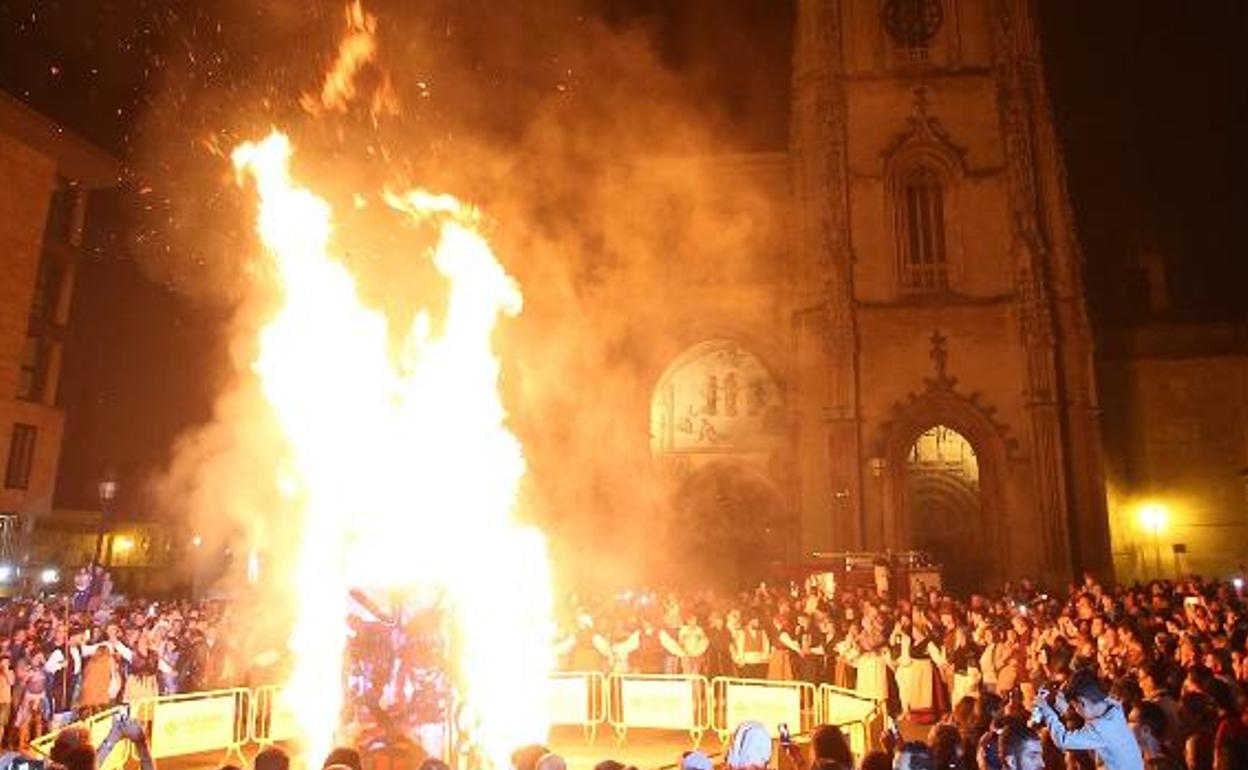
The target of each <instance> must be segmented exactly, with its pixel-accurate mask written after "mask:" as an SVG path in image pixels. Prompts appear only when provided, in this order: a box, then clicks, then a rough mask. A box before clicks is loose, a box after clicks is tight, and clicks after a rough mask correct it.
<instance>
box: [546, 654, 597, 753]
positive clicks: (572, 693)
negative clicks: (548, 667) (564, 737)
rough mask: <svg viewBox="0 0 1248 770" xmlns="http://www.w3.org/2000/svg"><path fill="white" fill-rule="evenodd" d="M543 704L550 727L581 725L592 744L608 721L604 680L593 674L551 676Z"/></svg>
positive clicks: (564, 672)
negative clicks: (544, 703) (600, 727)
mask: <svg viewBox="0 0 1248 770" xmlns="http://www.w3.org/2000/svg"><path fill="white" fill-rule="evenodd" d="M546 704H547V709H548V712H549V714H550V723H551V724H552V725H580V726H581V729H582V730H583V731H584V733H585V737H586V738H587V739H588V740H589V741H591V742H592V741H593V740H594V738H595V737H596V736H597V734H598V726H599V725H601V724H602V723H603V722H605V721H606V720H607V688H606V679H605V678H604V677H603V676H602V674H600V673H598V672H596V671H560V672H556V673H552V674H551V675H550V678H549V690H547V695H546Z"/></svg>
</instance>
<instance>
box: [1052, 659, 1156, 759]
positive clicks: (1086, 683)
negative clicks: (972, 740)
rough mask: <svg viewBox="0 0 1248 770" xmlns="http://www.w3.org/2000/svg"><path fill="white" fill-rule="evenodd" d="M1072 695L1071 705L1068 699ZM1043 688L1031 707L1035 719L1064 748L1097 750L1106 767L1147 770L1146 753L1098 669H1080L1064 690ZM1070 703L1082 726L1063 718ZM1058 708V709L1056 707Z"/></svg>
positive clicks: (1056, 743)
mask: <svg viewBox="0 0 1248 770" xmlns="http://www.w3.org/2000/svg"><path fill="white" fill-rule="evenodd" d="M1068 698H1069V704H1068V702H1067V699H1068ZM1053 699H1054V702H1053V703H1052V704H1050V703H1049V691H1048V690H1047V689H1044V690H1041V692H1040V697H1038V698H1036V702H1035V705H1034V706H1033V707H1032V717H1033V721H1038V722H1043V723H1044V725H1045V726H1046V727H1047V728H1048V729H1049V737H1050V738H1052V739H1053V743H1054V745H1056V746H1057V747H1058V748H1059V749H1061V750H1062V751H1079V750H1087V751H1092V752H1095V753H1096V756H1097V759H1098V760H1100V763H1101V764H1103V765H1104V766H1105V770H1144V755H1143V752H1141V751H1140V745H1139V743H1137V742H1136V740H1135V735H1134V734H1133V733H1132V732H1131V726H1130V725H1128V724H1127V717H1126V715H1125V714H1123V713H1122V705H1121V704H1120V703H1118V702H1117V701H1116V700H1114V699H1113V698H1110V697H1109V695H1108V694H1107V693H1106V692H1105V689H1104V687H1103V686H1102V685H1101V682H1100V680H1099V679H1097V676H1096V672H1094V671H1092V670H1090V669H1080V670H1079V671H1076V672H1075V673H1074V675H1073V676H1071V678H1070V681H1069V682H1067V684H1066V687H1065V692H1058V693H1056V694H1055V695H1054V696H1053ZM1068 705H1069V706H1074V709H1075V713H1077V714H1078V715H1079V716H1080V717H1081V718H1082V719H1083V722H1084V724H1083V727H1080V728H1079V729H1078V730H1071V729H1069V728H1068V727H1066V725H1065V723H1064V722H1063V721H1062V714H1064V713H1066V709H1067V708H1068ZM1054 707H1056V708H1054Z"/></svg>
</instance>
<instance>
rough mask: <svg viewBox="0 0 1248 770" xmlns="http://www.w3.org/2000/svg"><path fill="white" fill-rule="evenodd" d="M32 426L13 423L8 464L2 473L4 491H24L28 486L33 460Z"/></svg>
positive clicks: (33, 428) (33, 440) (33, 437)
mask: <svg viewBox="0 0 1248 770" xmlns="http://www.w3.org/2000/svg"><path fill="white" fill-rule="evenodd" d="M36 435H37V429H36V428H35V426H34V425H26V424H24V423H20V422H19V423H15V424H14V425H13V437H12V438H11V439H10V440H9V464H8V467H7V468H6V469H5V472H4V486H5V488H6V489H26V488H27V487H28V486H29V485H30V469H31V466H33V465H34V460H35V437H36Z"/></svg>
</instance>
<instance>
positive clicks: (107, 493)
mask: <svg viewBox="0 0 1248 770" xmlns="http://www.w3.org/2000/svg"><path fill="white" fill-rule="evenodd" d="M96 491H97V492H98V493H99V496H100V529H99V531H98V532H97V533H96V536H95V563H96V565H97V566H99V565H102V564H103V563H104V536H105V535H106V534H107V533H108V517H109V513H110V512H111V510H112V506H113V499H114V498H116V497H117V482H116V480H114V479H113V477H112V476H111V475H109V476H106V477H105V478H104V480H103V481H101V482H100V483H99V485H98V486H97V488H96Z"/></svg>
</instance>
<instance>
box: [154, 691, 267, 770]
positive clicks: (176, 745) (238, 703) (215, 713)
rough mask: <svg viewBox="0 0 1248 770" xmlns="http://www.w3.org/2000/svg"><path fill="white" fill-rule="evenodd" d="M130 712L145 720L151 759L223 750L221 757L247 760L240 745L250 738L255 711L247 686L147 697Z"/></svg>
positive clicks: (244, 762) (244, 761) (241, 760)
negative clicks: (223, 753) (223, 754)
mask: <svg viewBox="0 0 1248 770" xmlns="http://www.w3.org/2000/svg"><path fill="white" fill-rule="evenodd" d="M132 714H133V715H134V717H135V718H136V719H139V720H140V721H142V722H143V723H144V724H143V726H144V728H145V729H146V730H147V740H148V746H149V747H150V748H151V751H152V758H153V759H163V758H165V757H178V756H185V755H187V754H201V753H204V752H209V751H224V752H225V757H224V759H229V758H230V757H237V758H238V759H239V761H240V762H241V763H243V764H244V765H245V764H246V762H247V758H246V757H245V756H243V745H244V744H245V743H247V742H248V741H249V740H250V739H251V737H252V723H253V721H254V719H253V717H254V714H253V709H252V695H251V691H250V690H248V689H246V688H243V687H235V688H232V689H228V690H209V691H206V692H194V693H186V694H182V695H162V696H160V697H158V698H146V699H144V700H141V701H139V702H138V703H136V704H135V705H134V708H133V711H132Z"/></svg>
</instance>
